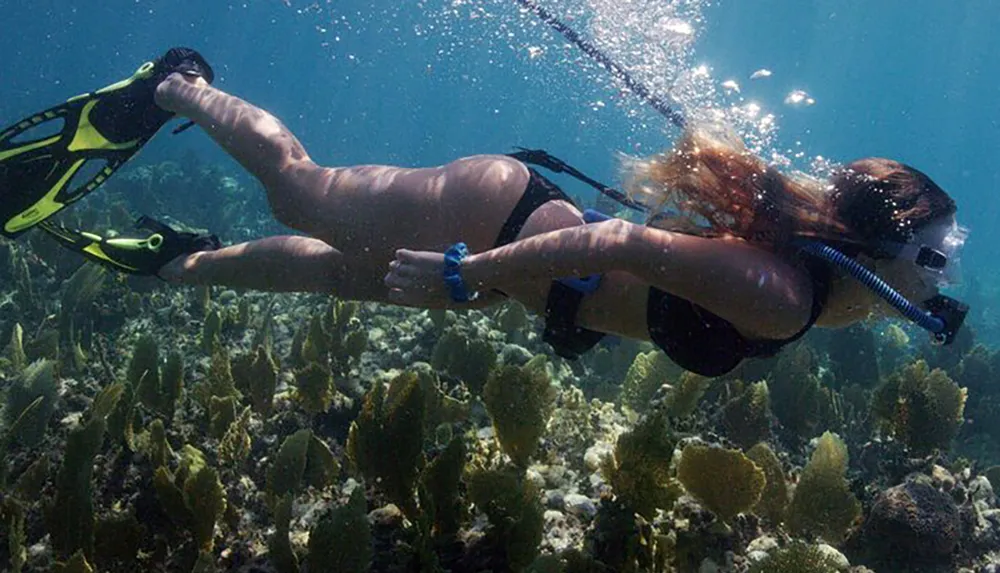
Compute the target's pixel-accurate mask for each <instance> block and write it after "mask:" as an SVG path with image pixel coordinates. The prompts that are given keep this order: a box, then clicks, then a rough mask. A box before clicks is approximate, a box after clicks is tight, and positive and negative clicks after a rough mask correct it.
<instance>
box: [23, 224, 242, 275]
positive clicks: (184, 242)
mask: <svg viewBox="0 0 1000 573" xmlns="http://www.w3.org/2000/svg"><path fill="white" fill-rule="evenodd" d="M135 226H136V228H137V229H143V230H146V231H149V234H148V235H143V236H139V237H132V236H116V237H111V238H105V237H102V236H100V235H97V234H95V233H88V232H86V231H78V230H75V229H69V228H67V227H65V226H63V225H57V224H55V223H52V222H51V221H44V222H42V223H40V224H39V225H38V227H39V228H40V229H42V230H43V231H45V232H46V233H48V234H49V235H50V236H51V237H53V238H54V239H56V241H58V242H59V244H61V245H62V246H64V247H66V248H67V249H69V250H71V251H74V252H77V253H80V254H81V255H83V256H84V257H85V258H87V259H89V260H91V261H93V262H95V263H97V264H100V265H103V266H105V267H107V268H109V269H112V270H115V271H119V272H122V273H127V274H131V275H147V276H157V275H158V273H159V271H160V269H161V268H162V267H163V265H165V264H167V263H169V262H170V261H172V260H174V259H175V258H177V257H179V256H181V255H185V254H190V253H197V252H200V251H214V250H216V249H218V248H220V247H221V246H222V244H221V243H220V242H219V238H218V237H216V236H215V235H211V234H203V233H190V232H186V231H178V230H176V229H174V228H172V227H170V226H169V225H166V224H164V223H161V222H160V221H157V220H155V219H152V218H150V217H145V216H143V217H140V218H139V220H138V221H137V222H136V224H135Z"/></svg>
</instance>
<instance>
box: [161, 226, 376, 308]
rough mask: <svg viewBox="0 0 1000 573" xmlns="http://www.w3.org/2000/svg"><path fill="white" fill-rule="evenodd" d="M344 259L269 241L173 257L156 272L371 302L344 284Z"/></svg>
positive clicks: (320, 246)
mask: <svg viewBox="0 0 1000 573" xmlns="http://www.w3.org/2000/svg"><path fill="white" fill-rule="evenodd" d="M344 265H345V261H344V257H343V255H342V254H341V253H340V251H338V250H337V249H334V248H333V247H331V246H330V245H328V244H326V243H324V242H323V241H320V240H317V239H311V238H309V237H300V236H280V237H267V238H264V239H259V240H256V241H250V242H247V243H240V244H238V245H230V246H228V247H224V248H221V249H218V250H215V251H201V252H197V253H192V254H190V255H185V256H181V257H177V258H176V259H174V260H173V261H171V262H169V263H167V264H166V265H164V266H163V268H161V269H160V271H159V273H158V276H159V277H160V278H162V279H163V280H165V281H167V282H172V283H179V284H191V285H198V284H200V285H219V286H228V287H233V288H250V289H255V290H264V291H272V292H298V291H302V292H325V293H336V294H337V295H338V296H342V297H344V298H364V299H367V298H370V296H368V295H369V294H370V293H363V292H357V290H358V289H357V288H356V285H351V284H349V282H348V281H347V277H349V276H350V274H349V273H346V272H345V269H344Z"/></svg>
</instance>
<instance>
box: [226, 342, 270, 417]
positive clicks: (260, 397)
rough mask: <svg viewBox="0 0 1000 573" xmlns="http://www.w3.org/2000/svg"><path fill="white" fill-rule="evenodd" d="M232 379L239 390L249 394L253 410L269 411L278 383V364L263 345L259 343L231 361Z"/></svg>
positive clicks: (261, 412)
mask: <svg viewBox="0 0 1000 573" xmlns="http://www.w3.org/2000/svg"><path fill="white" fill-rule="evenodd" d="M233 379H234V380H235V382H236V386H237V387H238V388H239V389H240V390H241V391H243V392H246V393H248V394H249V395H250V403H251V404H252V405H253V409H254V412H257V413H258V414H263V415H268V414H270V413H271V407H272V405H273V403H274V390H275V388H276V387H277V385H278V364H277V362H276V361H275V360H274V357H273V356H272V355H271V352H270V351H269V350H268V349H267V347H266V346H265V345H263V344H260V345H258V346H257V347H256V350H254V351H253V352H251V353H248V354H244V355H242V356H240V357H239V358H237V359H236V360H234V361H233Z"/></svg>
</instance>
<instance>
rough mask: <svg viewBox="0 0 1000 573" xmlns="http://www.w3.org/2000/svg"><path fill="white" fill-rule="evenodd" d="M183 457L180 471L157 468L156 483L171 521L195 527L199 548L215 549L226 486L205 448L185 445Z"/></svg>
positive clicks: (154, 481)
mask: <svg viewBox="0 0 1000 573" xmlns="http://www.w3.org/2000/svg"><path fill="white" fill-rule="evenodd" d="M181 457H182V462H181V467H180V468H179V469H178V470H177V473H176V475H173V474H171V473H170V470H168V469H167V468H165V467H160V468H157V470H156V473H155V474H154V476H153V486H154V488H155V489H156V495H157V497H158V498H159V500H160V505H161V506H163V509H164V511H165V512H166V513H167V515H168V516H169V517H170V519H171V521H173V522H174V524H175V525H177V526H179V527H183V528H187V529H189V530H190V531H191V535H192V537H193V538H194V541H195V543H196V544H197V546H198V548H199V550H201V551H211V550H212V547H213V545H214V541H213V539H214V537H215V523H216V521H218V520H219V518H221V517H222V515H223V513H224V512H225V511H226V490H225V488H223V486H222V482H221V481H219V474H218V472H217V471H216V470H215V469H214V468H211V467H209V466H208V465H207V464H206V463H205V459H204V456H203V455H202V453H201V452H199V451H198V450H196V449H194V448H192V447H191V446H185V448H184V452H183V454H182V456H181Z"/></svg>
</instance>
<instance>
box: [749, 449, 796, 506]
mask: <svg viewBox="0 0 1000 573" xmlns="http://www.w3.org/2000/svg"><path fill="white" fill-rule="evenodd" d="M747 457H748V458H750V459H751V460H752V461H753V463H755V464H757V467H759V468H760V469H762V470H764V478H765V479H766V480H767V484H766V485H765V486H764V491H763V493H761V496H760V501H759V502H757V506H756V507H754V513H756V514H757V515H759V516H761V517H764V518H766V519H767V520H768V521H770V522H771V523H772V524H775V525H777V524H779V523H781V522H782V521H784V519H785V509H786V508H787V507H788V484H787V483H786V482H785V472H784V470H782V469H781V461H779V460H778V456H776V455H774V451H773V450H772V449H771V447H770V446H768V445H767V444H766V443H764V442H761V443H759V444H757V445H755V446H754V447H752V448H750V449H749V450H748V451H747Z"/></svg>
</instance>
